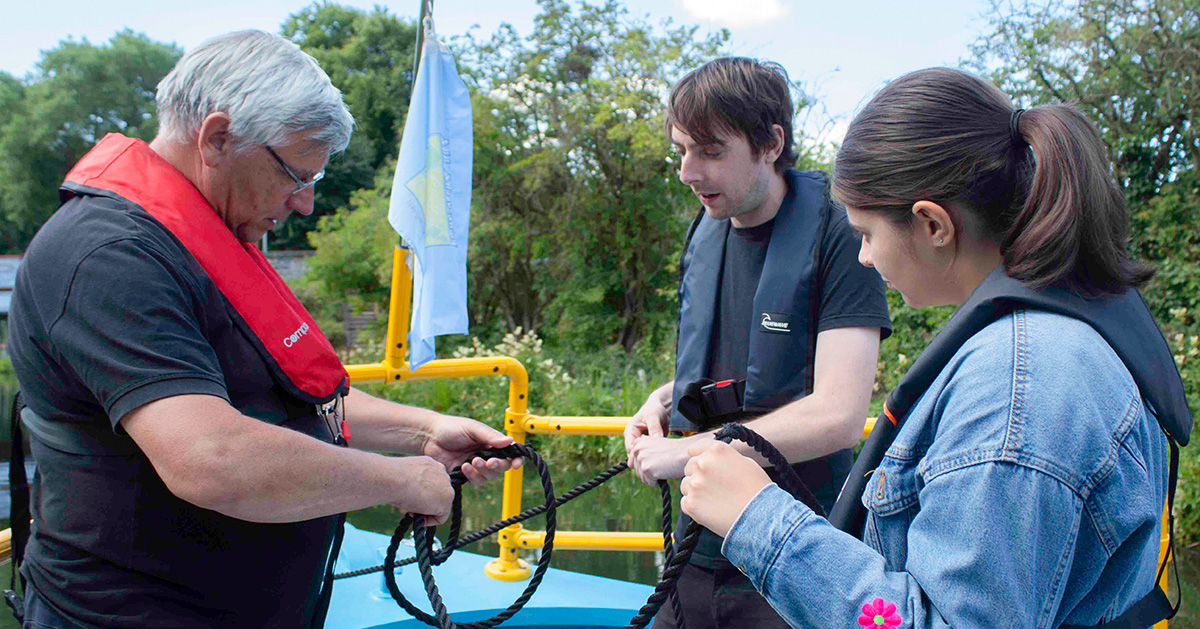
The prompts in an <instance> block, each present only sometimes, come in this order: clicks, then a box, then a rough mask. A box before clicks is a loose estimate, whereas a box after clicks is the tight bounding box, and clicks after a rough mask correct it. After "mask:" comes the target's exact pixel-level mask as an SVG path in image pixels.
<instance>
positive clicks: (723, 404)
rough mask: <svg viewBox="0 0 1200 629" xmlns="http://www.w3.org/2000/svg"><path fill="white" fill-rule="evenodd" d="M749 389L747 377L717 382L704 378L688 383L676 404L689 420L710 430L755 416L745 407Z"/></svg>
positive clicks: (702, 428) (703, 428)
mask: <svg viewBox="0 0 1200 629" xmlns="http://www.w3.org/2000/svg"><path fill="white" fill-rule="evenodd" d="M745 393H746V381H745V380H721V381H719V382H717V381H713V380H709V379H708V378H701V379H700V380H696V381H695V382H689V383H688V385H687V387H685V388H684V391H683V395H681V396H679V403H678V404H677V406H676V408H678V409H679V413H680V414H681V415H683V416H684V417H686V418H687V419H688V421H690V422H692V423H693V424H695V425H697V426H699V427H700V428H701V430H707V429H708V428H711V427H713V426H719V425H721V424H727V423H729V422H736V421H740V420H743V419H746V418H748V417H751V416H752V415H753V414H752V413H747V412H746V410H745V405H744V401H745Z"/></svg>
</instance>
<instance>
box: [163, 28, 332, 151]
mask: <svg viewBox="0 0 1200 629" xmlns="http://www.w3.org/2000/svg"><path fill="white" fill-rule="evenodd" d="M155 100H156V101H157V102H158V120H159V126H158V132H159V135H160V136H164V137H165V138H167V139H169V140H171V141H174V142H178V143H182V144H186V143H188V142H192V141H195V138H196V134H197V133H199V132H200V125H201V123H203V122H204V118H205V117H207V116H208V115H209V114H212V113H215V112H218V111H220V112H225V113H226V114H228V115H229V118H230V125H229V132H230V135H232V136H233V138H234V142H235V143H236V144H235V146H238V147H245V148H247V149H248V148H249V147H252V146H255V145H260V144H265V145H269V146H278V145H286V144H287V143H288V141H289V140H290V139H291V136H292V135H293V134H295V133H296V132H300V131H308V132H310V135H309V136H308V137H309V139H312V140H316V141H319V142H324V143H325V144H327V145H328V146H329V152H330V153H338V152H341V151H343V150H345V149H346V145H347V144H349V143H350V134H351V132H352V131H353V130H354V117H353V116H351V115H350V111H349V110H348V109H346V104H345V103H344V102H342V93H341V92H340V91H338V89H337V88H336V87H334V86H333V83H332V82H330V80H329V75H327V74H325V71H324V70H322V69H321V67H320V66H319V65H317V61H316V59H313V58H312V57H311V56H309V55H308V54H306V53H305V52H303V51H301V50H300V47H299V46H297V45H296V44H294V43H292V42H290V41H288V40H287V39H284V38H283V37H280V36H278V35H272V34H270V33H265V32H263V31H257V30H248V31H237V32H234V33H227V34H225V35H218V36H217V37H213V38H212V39H209V40H207V41H205V42H204V43H202V44H200V45H199V46H197V47H196V48H195V49H193V50H192V51H191V52H189V53H187V54H186V55H184V56H183V58H182V59H180V60H179V63H177V64H175V68H174V69H172V70H171V72H170V74H168V75H167V76H166V77H164V78H163V80H162V81H161V82H160V83H159V84H158V93H157V94H156V96H155Z"/></svg>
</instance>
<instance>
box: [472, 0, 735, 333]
mask: <svg viewBox="0 0 1200 629" xmlns="http://www.w3.org/2000/svg"><path fill="white" fill-rule="evenodd" d="M540 4H541V8H542V11H541V13H540V14H539V15H538V16H537V18H536V19H535V22H534V30H533V32H532V33H531V34H530V35H529V36H528V37H524V38H522V37H519V36H518V35H517V34H516V32H515V31H514V30H513V29H512V28H511V27H509V26H504V27H502V28H501V29H500V31H499V32H497V33H496V34H495V35H493V36H492V38H491V39H490V40H488V41H486V42H479V41H476V40H474V39H468V41H467V45H466V46H464V47H463V50H462V52H461V54H460V60H461V63H462V66H463V68H464V70H465V73H466V75H467V80H468V83H469V84H470V85H471V86H472V87H473V91H474V93H475V95H476V96H475V107H476V111H477V113H476V146H475V151H476V152H475V159H476V164H477V166H476V181H475V182H474V192H473V194H474V203H473V207H472V212H473V226H472V229H473V230H474V234H473V236H474V239H475V247H474V249H473V251H472V254H471V255H472V257H471V265H470V269H471V275H472V277H471V279H472V290H473V291H475V297H473V299H476V300H478V301H479V302H481V305H482V308H480V309H476V312H480V313H482V314H484V315H485V316H486V315H493V316H498V317H502V318H503V320H504V321H505V322H506V323H507V324H508V326H510V329H511V327H514V326H522V327H524V328H526V329H528V328H536V329H540V330H544V331H545V332H546V334H547V337H548V338H549V339H550V340H552V341H554V342H555V343H556V344H559V345H564V346H572V347H599V346H605V345H609V344H614V343H615V344H618V345H620V346H621V347H623V348H624V349H625V350H627V351H629V350H632V348H633V347H634V346H635V345H636V344H637V342H638V341H639V340H641V339H643V338H646V337H647V336H652V337H654V338H658V339H665V338H668V337H670V336H671V332H670V331H669V329H670V328H671V326H672V325H673V323H674V321H673V319H674V317H673V313H674V311H675V306H674V300H675V296H674V290H673V288H674V282H675V270H674V268H673V267H672V264H673V263H674V262H675V260H674V257H673V256H674V254H675V252H676V251H677V250H678V248H679V246H680V245H681V242H682V239H683V234H684V231H685V230H686V227H687V223H688V221H689V220H690V219H691V217H692V215H693V214H694V208H695V205H696V203H695V199H694V198H693V197H692V195H691V194H690V192H689V191H687V189H686V188H684V187H683V186H682V185H680V184H679V183H678V182H677V181H676V177H675V173H674V168H673V166H672V165H671V164H670V162H669V161H668V160H667V159H665V158H666V156H667V154H668V152H669V144H668V142H667V139H666V137H665V135H664V133H663V130H662V122H663V114H664V108H665V104H664V100H663V97H664V95H665V94H666V93H667V91H668V90H669V87H670V84H671V82H672V81H674V80H675V79H677V78H678V77H679V76H681V75H682V74H683V73H684V72H685V71H687V70H690V69H691V68H694V67H695V66H697V65H699V64H700V63H702V62H703V61H705V60H707V59H708V58H710V57H712V56H714V55H715V54H717V52H718V51H719V50H720V48H721V46H722V45H723V44H724V42H725V40H726V39H727V37H728V34H727V33H724V32H721V33H718V34H716V35H714V36H712V37H709V38H707V39H703V38H699V37H697V29H696V27H674V26H672V25H671V24H670V23H669V22H668V23H665V24H663V27H662V29H655V28H653V27H651V26H650V25H648V24H646V23H644V22H643V21H641V20H639V19H636V18H632V17H630V16H629V15H628V12H627V11H626V9H625V8H624V7H623V6H621V5H620V4H618V3H616V2H611V1H610V2H607V3H604V4H600V5H591V4H587V3H579V4H569V3H567V2H565V1H562V0H542V2H541V3H540ZM507 291H515V293H516V294H515V295H506V294H504V293H505V292H507ZM493 313H494V314H493ZM546 322H553V323H552V324H550V325H546Z"/></svg>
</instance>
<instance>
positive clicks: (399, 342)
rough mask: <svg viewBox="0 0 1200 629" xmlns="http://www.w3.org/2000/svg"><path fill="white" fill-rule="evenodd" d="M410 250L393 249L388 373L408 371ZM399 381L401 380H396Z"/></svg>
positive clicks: (385, 357) (386, 356) (386, 354)
mask: <svg viewBox="0 0 1200 629" xmlns="http://www.w3.org/2000/svg"><path fill="white" fill-rule="evenodd" d="M408 253H409V250H408V248H407V247H401V246H399V245H397V246H396V247H395V248H394V249H392V290H391V296H390V298H389V299H388V326H387V347H386V348H385V349H384V350H383V362H384V364H385V365H387V369H388V371H389V372H390V371H392V370H400V369H406V368H407V367H408V364H407V362H406V361H405V360H404V344H405V343H407V342H408V316H409V309H410V308H411V307H412V272H411V271H410V270H409V268H408V259H407V256H408ZM395 379H397V380H398V379H399V378H395Z"/></svg>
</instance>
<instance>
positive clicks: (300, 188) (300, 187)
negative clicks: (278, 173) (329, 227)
mask: <svg viewBox="0 0 1200 629" xmlns="http://www.w3.org/2000/svg"><path fill="white" fill-rule="evenodd" d="M263 148H265V149H267V152H268V153H270V154H271V157H274V158H275V161H277V162H279V166H280V167H281V168H283V172H285V173H287V176H288V177H291V178H292V181H294V182H296V189H295V190H293V191H292V195H297V194H300V193H301V192H304V191H305V190H306V189H308V188H311V187H313V186H315V185H317V182H318V181H320V180H321V179H324V178H325V169H324V168H322V169H321V172H319V173H317V174H315V175H313V178H312V179H310V180H308V181H305V180H303V179H301V178H300V177H299V176H297V175H296V172H295V171H293V170H292V168H291V167H290V166H288V165H287V162H285V161H283V158H282V157H280V156H279V154H278V153H276V152H275V149H273V148H271V147H269V146H267V145H266V144H264V145H263Z"/></svg>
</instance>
